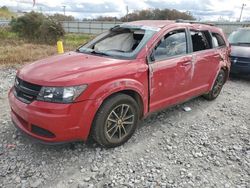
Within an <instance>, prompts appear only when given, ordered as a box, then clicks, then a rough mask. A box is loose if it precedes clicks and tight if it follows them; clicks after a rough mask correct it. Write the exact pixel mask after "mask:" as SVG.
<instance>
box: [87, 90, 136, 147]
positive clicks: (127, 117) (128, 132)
mask: <svg viewBox="0 0 250 188" xmlns="http://www.w3.org/2000/svg"><path fill="white" fill-rule="evenodd" d="M138 122H139V107H138V104H137V102H136V101H135V100H134V99H133V98H132V97H130V96H129V95H125V94H116V95H114V96H111V97H110V98H108V99H107V100H105V101H104V103H103V104H102V105H101V107H100V108H99V110H98V112H97V113H96V116H95V119H94V122H93V125H92V131H91V134H92V137H93V138H94V140H95V141H96V142H97V143H98V144H100V145H101V146H103V147H107V148H112V147H117V146H120V145H122V144H124V143H125V142H127V141H128V140H129V139H130V138H131V136H132V135H133V133H134V132H135V130H136V128H137V124H138Z"/></svg>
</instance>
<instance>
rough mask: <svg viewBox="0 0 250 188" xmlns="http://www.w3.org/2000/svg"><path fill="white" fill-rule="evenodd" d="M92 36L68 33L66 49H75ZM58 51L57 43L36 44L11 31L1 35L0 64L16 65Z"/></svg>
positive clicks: (65, 41) (65, 40)
mask: <svg viewBox="0 0 250 188" xmlns="http://www.w3.org/2000/svg"><path fill="white" fill-rule="evenodd" d="M91 37H92V36H89V35H72V34H68V35H66V36H65V38H64V40H63V41H64V49H65V51H70V50H75V49H76V48H77V47H78V46H79V45H80V44H83V43H85V42H86V41H87V40H89V39H90V38H91ZM56 53H57V47H56V45H46V44H35V43H30V42H26V41H23V40H21V39H20V38H18V37H17V36H15V35H13V34H11V33H4V34H3V35H2V37H1V36H0V65H4V66H13V65H14V66H15V65H17V64H25V63H30V62H33V61H35V60H38V59H42V58H45V57H48V56H51V55H54V54H56Z"/></svg>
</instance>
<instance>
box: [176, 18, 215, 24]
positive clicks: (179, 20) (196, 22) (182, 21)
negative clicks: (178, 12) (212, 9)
mask: <svg viewBox="0 0 250 188" xmlns="http://www.w3.org/2000/svg"><path fill="white" fill-rule="evenodd" d="M175 22H176V23H190V24H204V25H210V26H214V24H213V23H209V22H200V21H195V20H183V19H178V20H176V21H175Z"/></svg>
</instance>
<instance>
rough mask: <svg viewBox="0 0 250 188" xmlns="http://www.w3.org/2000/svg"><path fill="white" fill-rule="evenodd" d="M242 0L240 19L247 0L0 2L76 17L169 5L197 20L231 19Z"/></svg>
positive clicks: (249, 16) (249, 12)
mask: <svg viewBox="0 0 250 188" xmlns="http://www.w3.org/2000/svg"><path fill="white" fill-rule="evenodd" d="M243 3H245V4H246V6H245V7H244V11H243V15H242V20H250V0H193V1H191V0H36V4H35V6H34V7H33V0H0V6H4V5H6V6H8V7H10V8H11V9H13V10H20V11H26V12H29V11H31V10H35V11H42V12H44V13H48V14H53V13H63V7H62V6H63V5H65V6H66V15H72V16H74V17H76V18H79V19H82V18H90V19H91V18H95V17H97V16H116V17H121V16H124V15H125V14H126V6H128V7H129V12H132V11H133V10H141V9H148V8H160V9H163V8H169V9H177V10H179V11H190V12H191V13H192V14H193V16H195V18H197V19H198V20H218V19H227V20H231V21H235V20H236V19H238V18H239V15H240V10H241V7H242V4H243Z"/></svg>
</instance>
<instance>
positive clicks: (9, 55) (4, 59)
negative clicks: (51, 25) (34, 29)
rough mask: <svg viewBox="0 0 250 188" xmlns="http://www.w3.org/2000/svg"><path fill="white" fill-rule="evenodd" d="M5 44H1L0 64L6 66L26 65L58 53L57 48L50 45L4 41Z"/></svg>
mask: <svg viewBox="0 0 250 188" xmlns="http://www.w3.org/2000/svg"><path fill="white" fill-rule="evenodd" d="M1 42H2V41H1ZM3 44H4V45H2V43H1V44H0V64H4V65H13V64H24V63H27V62H32V61H35V60H38V59H41V58H45V57H47V56H50V55H53V54H55V53H56V47H55V46H50V45H41V44H32V43H25V42H22V41H16V42H13V41H4V42H3Z"/></svg>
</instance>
